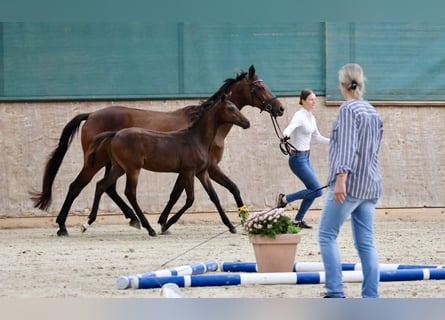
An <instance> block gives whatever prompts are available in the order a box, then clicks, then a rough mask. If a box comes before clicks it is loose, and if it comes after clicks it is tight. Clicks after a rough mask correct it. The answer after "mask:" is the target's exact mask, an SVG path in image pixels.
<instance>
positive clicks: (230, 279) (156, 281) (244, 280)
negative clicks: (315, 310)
mask: <svg viewBox="0 0 445 320" xmlns="http://www.w3.org/2000/svg"><path fill="white" fill-rule="evenodd" d="M443 279H445V268H424V269H402V270H382V271H380V281H414V280H443ZM343 281H344V282H362V281H363V274H362V272H361V271H360V270H353V271H343ZM324 282H325V273H324V272H274V273H253V272H251V273H227V274H205V275H204V274H199V275H185V276H170V277H168V276H167V277H164V276H163V277H154V276H151V277H137V278H134V279H131V287H132V288H134V289H152V288H161V287H162V286H163V285H164V284H166V283H175V284H177V285H178V286H179V287H206V286H233V285H245V284H321V283H324Z"/></svg>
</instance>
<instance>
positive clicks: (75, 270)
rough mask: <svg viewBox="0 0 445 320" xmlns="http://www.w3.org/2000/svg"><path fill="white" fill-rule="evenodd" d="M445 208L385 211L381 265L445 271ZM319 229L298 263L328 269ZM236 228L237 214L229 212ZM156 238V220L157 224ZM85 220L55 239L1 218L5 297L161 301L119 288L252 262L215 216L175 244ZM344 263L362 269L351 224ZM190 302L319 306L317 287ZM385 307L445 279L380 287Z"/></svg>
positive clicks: (203, 218)
mask: <svg viewBox="0 0 445 320" xmlns="http://www.w3.org/2000/svg"><path fill="white" fill-rule="evenodd" d="M444 211H445V210H444V209H443V208H439V209H400V210H379V211H378V212H377V215H376V228H375V229H376V241H377V248H378V251H379V256H380V262H381V263H400V264H434V265H443V264H445V247H444V246H443V237H444V236H443V234H444V230H445V219H444V218H445V213H444ZM307 217H308V218H307V222H308V223H310V224H312V225H313V226H314V229H312V230H303V231H302V235H303V239H302V242H301V243H300V245H299V247H298V249H297V261H301V262H321V257H320V254H319V249H318V243H317V239H316V235H317V222H318V217H319V212H317V211H311V212H309V213H308V216H307ZM230 218H231V220H232V221H233V222H238V221H239V220H238V219H237V217H236V213H231V214H230ZM148 219H149V220H150V221H151V223H152V225H153V226H156V227H155V229H156V230H158V229H159V228H158V226H157V225H156V219H157V217H156V216H152V215H149V216H148ZM84 221H85V217H82V216H70V217H69V218H68V223H69V232H70V236H69V237H63V238H60V237H57V236H56V231H57V228H56V225H55V224H54V217H51V218H41V219H34V220H30V219H29V220H26V218H22V219H0V242H1V243H2V246H0V256H1V257H2V258H1V259H0V270H2V272H1V273H0V287H1V290H0V297H9V298H19V297H20V298H22V297H31V298H39V297H45V298H60V297H100V298H102V297H108V298H116V297H122V298H148V297H155V298H157V297H160V289H144V290H142V289H140V290H135V289H128V290H118V289H116V280H117V279H118V277H119V276H121V275H131V274H137V273H144V272H150V271H155V270H159V269H165V268H172V267H177V266H182V265H189V264H193V263H198V262H203V261H209V260H216V261H217V262H223V261H254V254H253V250H252V247H251V245H250V243H249V241H248V238H247V236H246V234H245V232H244V231H243V230H242V229H241V227H238V233H237V234H230V233H229V232H228V231H226V228H225V226H224V225H222V223H221V222H220V221H219V218H218V216H217V214H216V213H212V214H189V215H185V217H184V218H183V219H182V221H180V222H178V223H177V224H176V225H174V226H173V227H172V228H171V232H172V234H171V235H159V236H158V237H156V238H150V237H149V236H148V234H147V233H146V231H145V230H136V229H134V228H130V227H129V226H128V225H127V223H126V221H125V220H124V218H123V217H121V216H117V217H116V216H111V217H104V216H102V217H100V218H99V219H98V221H97V222H96V224H94V225H93V226H92V227H91V228H90V229H89V230H88V231H87V232H86V233H83V234H82V233H81V232H80V229H79V224H80V223H82V222H84ZM339 244H340V247H341V253H342V260H343V262H353V263H356V262H358V257H357V254H356V251H355V249H354V247H353V245H352V239H351V230H350V228H349V223H346V225H345V227H344V228H343V230H342V234H341V236H340V238H339ZM180 291H181V295H182V296H183V297H186V298H209V297H210V298H226V297H230V298H278V297H283V298H317V297H320V296H321V295H322V294H323V292H324V288H323V285H322V284H316V285H240V286H222V287H199V288H197V287H193V288H192V287H188V288H181V290H180ZM345 292H346V294H347V296H348V297H352V298H358V297H360V283H346V284H345ZM380 294H381V297H382V298H410V297H416V298H419V297H434V298H444V297H445V280H423V281H410V282H381V285H380Z"/></svg>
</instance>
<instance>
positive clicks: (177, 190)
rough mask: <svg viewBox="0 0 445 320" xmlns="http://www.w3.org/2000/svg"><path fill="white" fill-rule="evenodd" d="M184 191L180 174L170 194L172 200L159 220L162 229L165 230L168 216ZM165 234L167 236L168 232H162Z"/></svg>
mask: <svg viewBox="0 0 445 320" xmlns="http://www.w3.org/2000/svg"><path fill="white" fill-rule="evenodd" d="M182 191H184V183H183V179H182V175H181V174H179V175H178V178H177V179H176V182H175V185H174V187H173V190H172V191H171V193H170V198H169V200H168V202H167V205H166V206H165V208H164V210H162V213H161V216H160V217H159V219H158V223H159V224H160V225H161V228H164V225H165V222H166V221H167V218H168V215H169V214H170V212H171V210H172V208H173V206H174V205H175V204H176V202H178V199H179V197H180V196H181V194H182ZM162 233H163V234H166V233H167V232H162Z"/></svg>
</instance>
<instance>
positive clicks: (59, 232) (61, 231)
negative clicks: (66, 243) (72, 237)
mask: <svg viewBox="0 0 445 320" xmlns="http://www.w3.org/2000/svg"><path fill="white" fill-rule="evenodd" d="M57 235H58V236H59V237H68V231H67V230H59V231H57Z"/></svg>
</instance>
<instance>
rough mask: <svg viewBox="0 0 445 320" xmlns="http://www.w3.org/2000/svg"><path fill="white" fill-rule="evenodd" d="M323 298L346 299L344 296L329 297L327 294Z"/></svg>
mask: <svg viewBox="0 0 445 320" xmlns="http://www.w3.org/2000/svg"><path fill="white" fill-rule="evenodd" d="M323 298H340V299H341V298H343V299H344V298H346V297H345V296H343V297H334V296H330V295H328V294H327V295H325V296H324V297H323Z"/></svg>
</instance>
